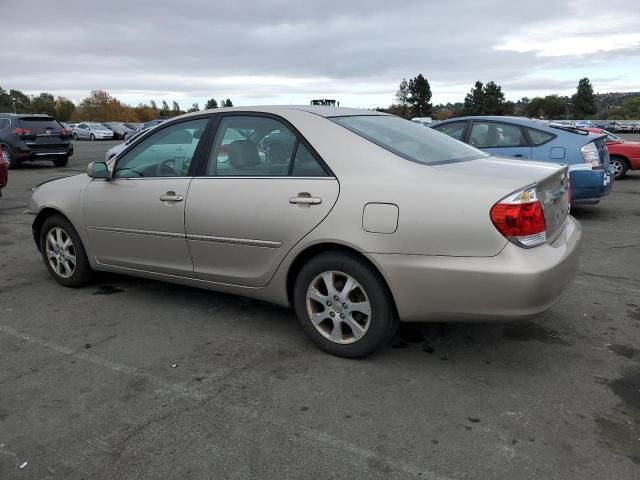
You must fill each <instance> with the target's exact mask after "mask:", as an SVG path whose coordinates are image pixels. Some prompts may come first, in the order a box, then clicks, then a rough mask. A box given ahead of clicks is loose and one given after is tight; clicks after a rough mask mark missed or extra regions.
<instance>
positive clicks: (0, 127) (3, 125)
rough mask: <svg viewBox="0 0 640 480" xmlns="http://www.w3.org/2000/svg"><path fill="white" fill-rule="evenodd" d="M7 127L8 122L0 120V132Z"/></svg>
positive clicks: (4, 119) (3, 119)
mask: <svg viewBox="0 0 640 480" xmlns="http://www.w3.org/2000/svg"><path fill="white" fill-rule="evenodd" d="M8 126H9V120H7V119H6V118H0V130H2V129H3V128H7V127H8Z"/></svg>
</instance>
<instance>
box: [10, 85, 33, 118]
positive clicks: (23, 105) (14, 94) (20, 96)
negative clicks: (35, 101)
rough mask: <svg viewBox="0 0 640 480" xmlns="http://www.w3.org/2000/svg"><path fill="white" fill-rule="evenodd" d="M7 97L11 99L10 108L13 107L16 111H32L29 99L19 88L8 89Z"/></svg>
mask: <svg viewBox="0 0 640 480" xmlns="http://www.w3.org/2000/svg"><path fill="white" fill-rule="evenodd" d="M9 98H10V99H11V105H12V106H11V108H12V109H13V108H14V107H15V110H16V112H17V113H32V110H31V99H30V98H29V97H28V96H27V95H25V94H24V93H22V92H21V91H20V90H14V89H11V90H9Z"/></svg>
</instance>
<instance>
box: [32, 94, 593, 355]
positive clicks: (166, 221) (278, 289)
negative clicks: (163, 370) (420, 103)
mask: <svg viewBox="0 0 640 480" xmlns="http://www.w3.org/2000/svg"><path fill="white" fill-rule="evenodd" d="M568 185H569V182H568V172H567V168H566V167H564V166H558V165H554V164H544V163H537V162H521V161H516V160H508V159H501V158H496V157H492V156H489V155H487V154H485V153H483V152H481V151H480V150H477V149H475V148H473V147H471V146H469V145H465V144H463V143H461V142H458V141H456V140H453V139H451V138H449V137H448V136H446V135H444V134H441V133H439V132H436V131H434V130H431V129H425V128H424V127H423V126H421V125H417V124H415V123H411V122H409V121H406V120H402V119H400V118H397V117H394V116H391V115H386V114H381V113H378V112H371V111H366V110H354V109H344V108H329V107H313V106H301V107H292V106H289V107H253V108H247V107H245V108H240V107H237V108H230V109H216V110H208V111H204V112H195V113H192V114H187V115H183V116H180V117H176V118H174V119H172V120H170V121H168V122H166V123H164V124H163V125H160V126H158V127H157V128H156V129H154V130H153V131H150V132H149V133H148V134H147V135H144V136H141V137H139V138H138V139H136V141H134V142H132V143H131V144H130V145H128V146H127V147H126V148H125V149H124V150H123V151H122V152H120V153H119V154H118V155H117V156H116V157H114V158H113V159H112V160H111V161H110V162H108V164H107V163H103V162H94V163H91V164H89V166H88V169H87V174H86V175H85V174H82V175H77V176H74V177H68V178H63V179H58V180H55V181H51V182H48V183H45V184H43V185H41V186H39V187H38V188H36V189H35V191H34V194H33V198H32V200H31V203H30V207H29V209H30V211H31V212H32V213H33V214H34V215H36V217H35V220H34V222H33V232H34V239H35V242H36V245H37V246H38V248H39V249H40V252H41V254H42V258H43V259H44V263H45V265H46V268H47V269H48V270H49V272H50V273H51V275H52V276H53V278H54V279H56V280H57V281H58V282H59V283H61V284H63V285H67V286H70V287H80V286H82V285H85V284H87V282H89V281H90V280H91V274H92V272H93V271H95V270H101V271H109V272H118V273H124V274H129V275H136V276H141V277H146V278H152V279H159V280H165V281H168V282H175V283H181V284H186V285H192V286H195V287H201V288H207V289H211V290H218V291H222V292H229V293H233V294H239V295H245V296H249V297H254V298H258V299H262V300H267V301H269V302H273V303H276V304H280V305H286V306H289V305H290V306H293V308H294V309H295V311H296V314H297V317H298V319H299V321H300V324H301V326H302V328H303V329H304V331H305V332H306V333H307V334H308V335H309V336H310V337H311V339H312V340H313V341H314V342H315V343H316V344H317V345H318V346H319V347H320V348H322V349H324V350H326V351H327V352H330V353H332V354H335V355H340V356H344V357H361V356H364V355H367V354H369V353H371V352H373V351H374V350H376V349H377V348H379V347H381V346H382V345H383V344H385V342H388V341H389V339H390V338H391V336H392V335H393V333H394V330H395V328H396V325H397V322H398V320H400V321H443V320H445V321H447V320H503V319H523V318H528V317H531V316H533V315H536V314H539V313H541V312H544V311H545V310H547V309H549V308H550V307H551V306H552V305H553V303H554V302H555V301H556V300H557V299H558V297H559V296H560V294H561V293H562V291H563V290H564V289H565V287H566V286H567V285H568V284H569V283H570V282H571V281H572V279H573V276H574V273H575V270H576V266H577V262H578V252H579V246H580V241H581V229H580V226H579V224H578V223H577V222H576V221H575V220H574V219H573V218H572V217H571V216H570V215H569V199H568V193H567V192H568Z"/></svg>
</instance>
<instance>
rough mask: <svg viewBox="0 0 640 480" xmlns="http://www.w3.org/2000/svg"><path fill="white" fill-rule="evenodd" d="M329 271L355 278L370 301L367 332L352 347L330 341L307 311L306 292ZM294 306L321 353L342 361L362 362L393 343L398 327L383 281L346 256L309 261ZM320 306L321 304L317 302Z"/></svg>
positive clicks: (329, 255)
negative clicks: (343, 359)
mask: <svg viewBox="0 0 640 480" xmlns="http://www.w3.org/2000/svg"><path fill="white" fill-rule="evenodd" d="M330 271H333V272H343V273H344V274H346V275H349V276H351V277H353V279H355V280H356V281H357V282H358V283H359V284H360V285H361V287H362V288H363V289H364V293H366V298H368V302H369V305H370V315H369V320H368V322H369V323H368V328H367V329H366V331H365V333H364V335H363V336H362V337H361V338H360V339H358V340H355V341H353V343H347V344H342V343H338V342H335V341H332V340H330V339H328V338H327V337H326V336H325V335H323V334H322V333H321V332H320V331H319V330H318V328H316V326H314V325H313V323H312V322H311V319H310V315H309V312H308V309H307V291H308V290H309V288H310V286H311V285H312V282H314V281H316V280H317V278H318V276H319V275H321V274H322V273H323V272H330ZM293 303H294V307H295V311H296V315H297V316H298V321H299V322H300V325H301V327H302V329H303V330H304V331H305V333H306V334H307V335H308V336H309V337H310V338H311V340H312V341H313V342H314V343H315V344H316V345H317V346H318V347H320V348H321V349H322V350H324V351H325V352H328V353H331V354H332V355H336V356H339V357H345V358H360V357H364V356H366V355H369V354H371V353H373V352H374V351H376V350H378V349H380V348H381V347H382V346H384V345H385V344H388V343H390V342H391V339H392V338H393V335H394V333H395V331H396V328H397V326H398V319H397V315H396V310H395V307H394V304H393V300H392V298H391V294H390V292H389V290H388V289H387V286H386V284H385V282H384V279H383V278H382V277H381V276H380V274H379V273H378V272H377V271H376V270H375V269H374V268H373V267H372V266H371V265H369V264H368V263H367V262H365V261H363V260H362V259H361V258H359V257H358V256H356V255H354V254H351V253H347V252H327V253H323V254H320V255H318V256H317V257H314V258H312V259H311V260H309V261H308V262H307V263H306V264H305V265H304V266H303V267H302V269H301V270H300V272H299V273H298V276H297V277H296V280H295V285H294V289H293ZM311 303H312V304H313V302H311ZM337 303H338V304H339V303H340V302H337ZM317 305H320V303H319V302H318V303H317ZM325 308H326V309H327V310H329V308H328V307H324V305H323V310H324V309H325ZM334 316H335V315H334ZM328 320H329V319H328ZM329 321H332V320H329ZM329 325H330V324H329Z"/></svg>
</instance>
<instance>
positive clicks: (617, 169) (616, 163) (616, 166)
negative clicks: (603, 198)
mask: <svg viewBox="0 0 640 480" xmlns="http://www.w3.org/2000/svg"><path fill="white" fill-rule="evenodd" d="M622 170H623V166H622V161H620V160H613V171H614V173H615V174H616V177H617V176H618V175H620V174H621V173H622Z"/></svg>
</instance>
